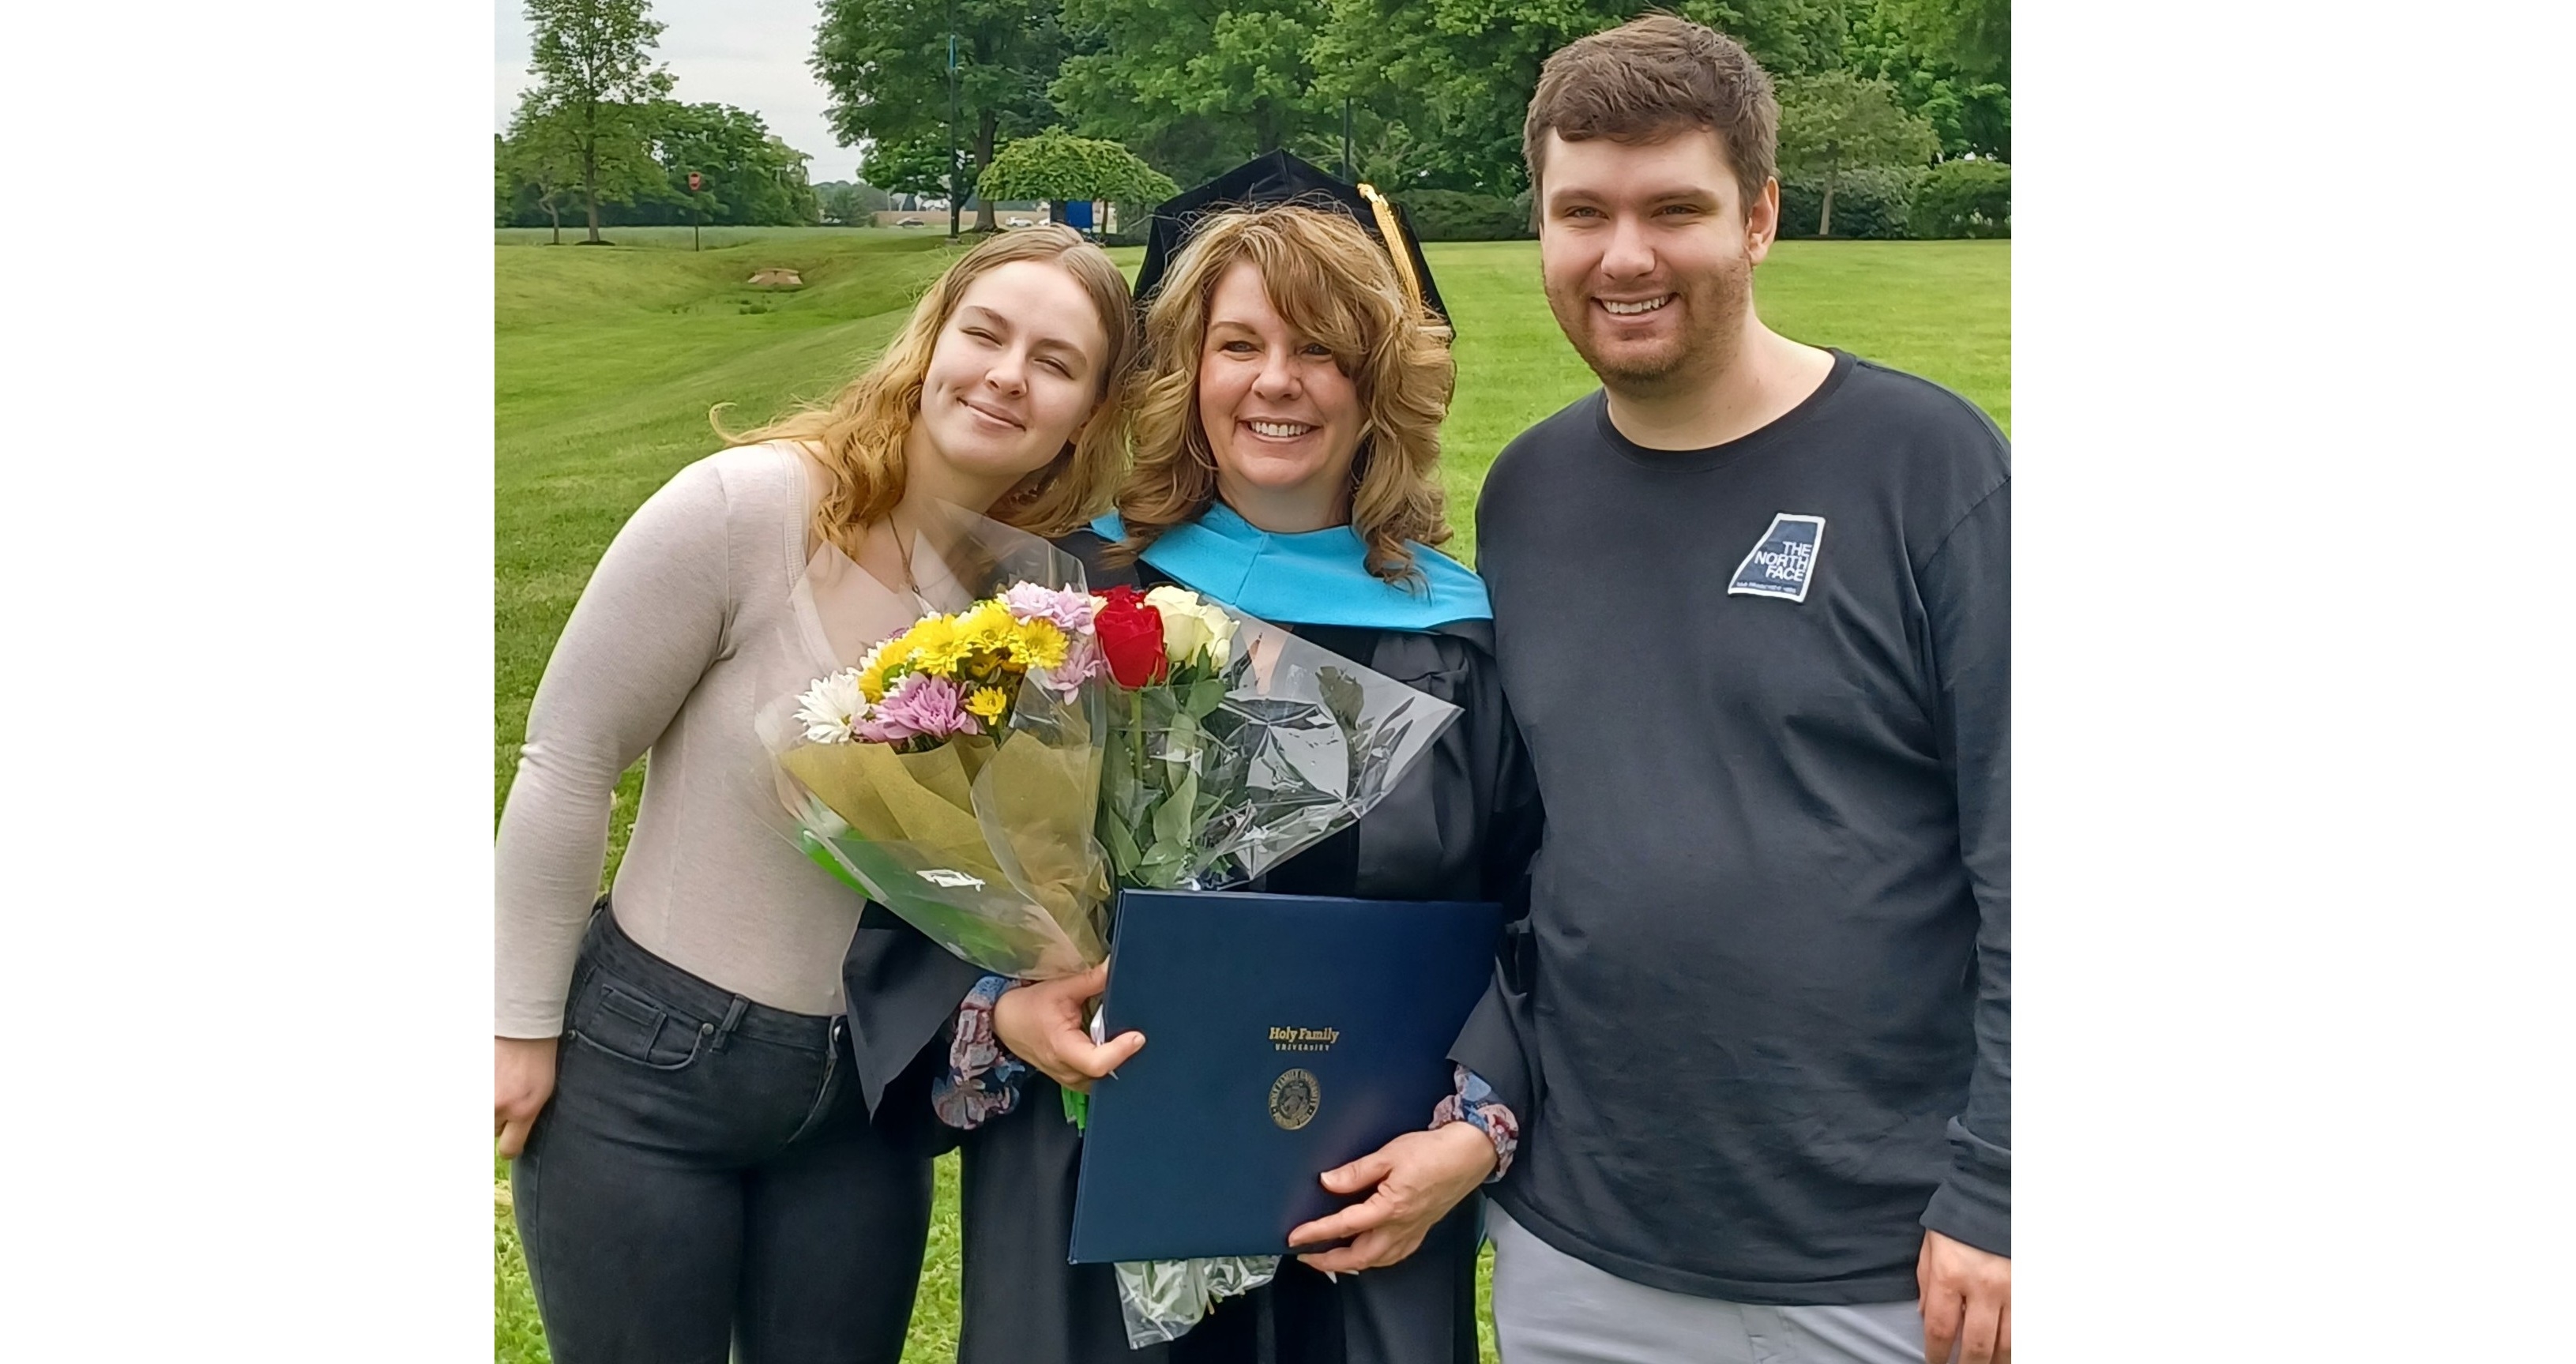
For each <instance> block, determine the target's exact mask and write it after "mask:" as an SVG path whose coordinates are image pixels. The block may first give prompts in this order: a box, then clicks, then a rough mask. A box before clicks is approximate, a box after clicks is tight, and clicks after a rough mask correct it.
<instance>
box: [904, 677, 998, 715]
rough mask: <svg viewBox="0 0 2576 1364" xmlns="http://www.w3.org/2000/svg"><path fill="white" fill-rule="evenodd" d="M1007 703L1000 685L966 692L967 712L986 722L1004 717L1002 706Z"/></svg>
mask: <svg viewBox="0 0 2576 1364" xmlns="http://www.w3.org/2000/svg"><path fill="white" fill-rule="evenodd" d="M924 685H927V684H924ZM1005 704H1006V702H1005V700H1004V698H1003V696H1002V689H1001V688H999V687H977V688H976V689H975V690H973V691H971V692H968V693H966V713H967V714H969V715H973V716H975V717H977V718H979V719H981V720H983V721H984V722H985V723H986V724H990V723H992V722H993V721H996V720H999V719H1001V718H1002V707H1003V706H1004V705H1005Z"/></svg>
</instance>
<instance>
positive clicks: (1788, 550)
mask: <svg viewBox="0 0 2576 1364" xmlns="http://www.w3.org/2000/svg"><path fill="white" fill-rule="evenodd" d="M1824 544H1825V518H1823V517H1821V516H1792V515H1790V514H1789V513H1787V512H1782V513H1780V514H1779V515H1777V516H1774V517H1772V518H1771V529H1770V530H1768V531H1766V532H1764V533H1763V536H1762V543H1760V544H1758V545H1755V546H1754V547H1753V552H1752V553H1750V554H1747V555H1745V556H1744V562H1743V563H1741V564H1738V565H1736V567H1735V580H1734V581H1733V582H1730V583H1728V584H1727V585H1726V594H1727V595H1728V596H1730V597H1731V596H1734V595H1735V594H1736V593H1738V592H1743V593H1747V594H1750V595H1752V596H1756V597H1780V598H1783V599H1785V600H1788V601H1805V600H1806V599H1807V584H1808V583H1810V582H1813V581H1815V577H1816V553H1817V551H1818V550H1821V549H1823V548H1824Z"/></svg>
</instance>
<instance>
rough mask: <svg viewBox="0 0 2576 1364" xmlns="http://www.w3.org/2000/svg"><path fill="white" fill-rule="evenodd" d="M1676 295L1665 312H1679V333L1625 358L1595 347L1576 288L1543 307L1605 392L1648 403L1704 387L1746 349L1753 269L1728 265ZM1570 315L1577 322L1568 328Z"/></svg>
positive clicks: (1584, 299) (1588, 303)
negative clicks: (1671, 309)
mask: <svg viewBox="0 0 2576 1364" xmlns="http://www.w3.org/2000/svg"><path fill="white" fill-rule="evenodd" d="M1677 292H1678V293H1679V295H1680V296H1679V297H1678V298H1676V299H1674V300H1673V302H1671V303H1668V304H1666V305H1664V306H1666V307H1668V308H1669V307H1680V308H1681V309H1682V310H1683V311H1682V316H1683V318H1684V319H1685V326H1684V327H1683V328H1682V330H1681V331H1680V332H1679V333H1678V334H1676V335H1675V336H1674V337H1673V338H1672V341H1671V342H1670V344H1668V345H1666V346H1664V347H1662V348H1660V349H1659V350H1657V351H1655V352H1652V353H1648V354H1638V353H1635V352H1630V353H1629V354H1627V355H1624V356H1621V355H1612V354H1608V353H1605V352H1604V351H1602V350H1600V349H1598V348H1597V347H1596V346H1595V345H1594V344H1593V329H1594V327H1596V326H1597V325H1599V319H1598V317H1597V316H1596V314H1595V312H1594V310H1593V306H1592V300H1591V298H1590V296H1589V293H1588V291H1587V290H1583V289H1582V288H1580V287H1579V286H1578V289H1577V291H1576V292H1575V293H1574V295H1573V296H1572V297H1571V298H1565V297H1560V296H1559V295H1558V294H1557V292H1556V291H1555V290H1553V289H1551V290H1549V292H1548V300H1547V301H1548V307H1549V309H1550V310H1551V311H1553V312H1554V313H1555V314H1556V324H1557V328H1558V330H1560V331H1562V332H1564V333H1565V339H1566V340H1567V341H1568V342H1570V343H1571V344H1572V345H1573V347H1574V353H1575V354H1576V355H1579V356H1581V357H1583V363H1584V365H1585V366H1586V367H1588V368H1589V369H1591V371H1592V373H1593V376H1594V377H1595V378H1597V379H1599V380H1600V381H1601V386H1602V387H1603V388H1606V389H1608V390H1610V391H1611V392H1612V393H1614V394H1617V395H1618V396H1620V397H1622V398H1629V399H1635V400H1642V401H1651V400H1654V399H1659V398H1665V397H1670V396H1672V395H1673V394H1676V393H1681V392H1687V391H1689V390H1691V389H1694V388H1699V387H1702V386H1704V385H1706V384H1707V383H1709V382H1710V381H1711V380H1713V379H1714V378H1715V377H1716V376H1718V375H1720V374H1724V373H1725V372H1726V371H1727V370H1728V369H1729V368H1730V367H1732V366H1733V365H1734V364H1735V357H1736V354H1737V352H1739V351H1741V350H1742V349H1743V348H1744V317H1745V314H1746V313H1747V312H1749V311H1751V309H1752V304H1753V263H1752V262H1751V261H1748V260H1742V259H1737V260H1732V261H1728V262H1727V263H1726V264H1725V265H1723V266H1721V267H1719V268H1718V269H1717V270H1714V271H1712V272H1710V273H1708V274H1706V275H1703V276H1701V277H1700V278H1699V279H1698V280H1696V281H1693V282H1691V283H1689V284H1686V285H1685V286H1684V287H1683V288H1682V289H1680V290H1678V291H1677ZM1569 312H1571V313H1572V314H1573V317H1574V319H1575V321H1573V322H1569V320H1568V317H1567V314H1568V313H1569Z"/></svg>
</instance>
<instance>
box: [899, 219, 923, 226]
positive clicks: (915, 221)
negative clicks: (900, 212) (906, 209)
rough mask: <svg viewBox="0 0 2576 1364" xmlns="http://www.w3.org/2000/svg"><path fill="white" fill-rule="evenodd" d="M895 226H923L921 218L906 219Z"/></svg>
mask: <svg viewBox="0 0 2576 1364" xmlns="http://www.w3.org/2000/svg"><path fill="white" fill-rule="evenodd" d="M895 226H897V227H919V226H921V220H920V219H919V218H906V219H903V220H902V221H900V222H898V223H896V224H895Z"/></svg>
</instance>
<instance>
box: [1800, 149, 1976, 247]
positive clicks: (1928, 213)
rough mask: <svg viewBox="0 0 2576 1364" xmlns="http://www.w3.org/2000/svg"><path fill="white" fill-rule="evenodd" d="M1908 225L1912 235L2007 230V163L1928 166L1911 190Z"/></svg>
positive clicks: (1946, 162) (1949, 163)
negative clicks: (1917, 186)
mask: <svg viewBox="0 0 2576 1364" xmlns="http://www.w3.org/2000/svg"><path fill="white" fill-rule="evenodd" d="M1835 207H1837V208H1839V207H1841V205H1840V204H1837V205H1835ZM1910 225H1911V226H1912V228H1913V230H1914V235H1915V236H1918V237H2009V236H2011V235H2012V167H2011V166H2009V165H2007V164H2005V163H2004V162H2001V161H1944V162H1942V163H1941V164H1940V165H1937V166H1934V167H1933V168H1932V173H1931V174H1930V175H1927V176H1925V177H1924V178H1923V184H1922V187H1921V188H1919V189H1917V190H1915V191H1914V210H1913V215H1912V218H1911V219H1910Z"/></svg>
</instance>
